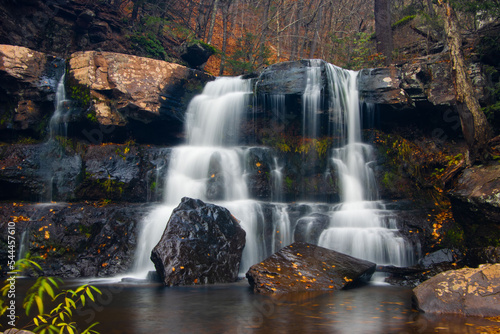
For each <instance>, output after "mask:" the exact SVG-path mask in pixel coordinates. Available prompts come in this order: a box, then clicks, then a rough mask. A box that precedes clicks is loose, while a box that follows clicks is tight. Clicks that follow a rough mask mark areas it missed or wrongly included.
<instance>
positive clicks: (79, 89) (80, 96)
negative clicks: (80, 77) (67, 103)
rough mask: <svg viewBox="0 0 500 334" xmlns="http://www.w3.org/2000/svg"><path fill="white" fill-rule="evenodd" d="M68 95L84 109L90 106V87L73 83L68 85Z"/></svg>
mask: <svg viewBox="0 0 500 334" xmlns="http://www.w3.org/2000/svg"><path fill="white" fill-rule="evenodd" d="M69 96H70V98H71V100H73V101H76V102H77V103H78V105H79V106H80V107H81V108H83V109H86V108H88V107H89V106H90V103H91V102H92V97H91V96H90V87H87V86H81V85H73V86H69Z"/></svg>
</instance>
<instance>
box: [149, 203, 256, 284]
mask: <svg viewBox="0 0 500 334" xmlns="http://www.w3.org/2000/svg"><path fill="white" fill-rule="evenodd" d="M245 235H246V234H245V231H244V230H243V229H242V228H241V227H240V224H239V222H238V220H236V218H234V216H232V215H231V213H230V212H229V211H228V210H227V209H225V208H223V207H220V206H217V205H214V204H206V203H204V202H202V201H201V200H196V199H192V198H187V197H184V198H183V199H182V200H181V203H180V204H179V206H178V207H177V208H175V209H174V211H173V212H172V216H171V217H170V219H169V221H168V224H167V227H166V228H165V231H164V233H163V236H162V238H161V240H160V242H158V244H157V245H156V246H155V247H154V249H153V251H152V252H151V260H152V261H153V263H154V265H155V267H156V271H157V273H158V275H159V276H160V278H161V281H162V282H163V283H164V284H165V285H167V286H173V285H190V284H207V283H227V282H234V281H236V280H237V278H238V271H239V267H240V262H241V255H242V252H243V247H244V246H245Z"/></svg>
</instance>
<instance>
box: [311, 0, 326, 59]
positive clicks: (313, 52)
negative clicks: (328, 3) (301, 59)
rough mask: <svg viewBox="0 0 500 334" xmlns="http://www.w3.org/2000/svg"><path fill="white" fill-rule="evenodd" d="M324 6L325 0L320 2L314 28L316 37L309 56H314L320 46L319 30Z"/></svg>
mask: <svg viewBox="0 0 500 334" xmlns="http://www.w3.org/2000/svg"><path fill="white" fill-rule="evenodd" d="M322 6H323V1H320V2H319V4H318V12H317V14H316V28H315V29H314V38H313V42H312V46H311V52H310V53H309V58H314V54H315V53H316V48H317V46H318V40H319V31H320V29H321V7H322Z"/></svg>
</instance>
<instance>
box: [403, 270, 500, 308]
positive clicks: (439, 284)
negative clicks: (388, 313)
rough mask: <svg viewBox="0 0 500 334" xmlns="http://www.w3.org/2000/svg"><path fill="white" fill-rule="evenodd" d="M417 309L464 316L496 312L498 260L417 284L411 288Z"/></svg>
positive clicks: (499, 302)
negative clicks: (496, 262) (494, 262)
mask: <svg viewBox="0 0 500 334" xmlns="http://www.w3.org/2000/svg"><path fill="white" fill-rule="evenodd" d="M413 292H414V295H415V296H414V299H415V302H416V303H417V306H418V308H419V309H420V310H422V311H424V312H427V313H458V314H463V315H465V316H481V317H497V316H499V315H500V264H487V265H482V266H480V267H479V268H463V269H459V270H450V271H446V272H444V273H441V274H439V275H436V276H434V277H432V278H431V279H429V280H427V281H425V282H424V283H422V284H420V285H419V286H418V287H416V288H415V289H414V290H413Z"/></svg>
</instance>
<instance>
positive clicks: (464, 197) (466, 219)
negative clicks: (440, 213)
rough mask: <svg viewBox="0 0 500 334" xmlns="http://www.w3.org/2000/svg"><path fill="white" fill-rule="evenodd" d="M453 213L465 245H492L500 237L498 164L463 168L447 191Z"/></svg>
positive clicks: (499, 167)
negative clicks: (462, 231) (460, 228)
mask: <svg viewBox="0 0 500 334" xmlns="http://www.w3.org/2000/svg"><path fill="white" fill-rule="evenodd" d="M448 195H449V197H450V201H451V204H452V210H453V216H454V217H455V220H456V221H457V223H459V224H460V225H461V226H462V228H463V229H464V232H465V233H464V236H465V242H466V244H467V245H468V246H469V247H487V246H495V245H497V243H498V240H500V165H499V164H493V165H489V166H473V167H470V168H467V169H465V170H464V171H463V173H462V174H461V175H460V176H459V177H458V179H457V180H456V181H455V183H454V185H453V186H452V189H451V190H450V192H449V194H448Z"/></svg>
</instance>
